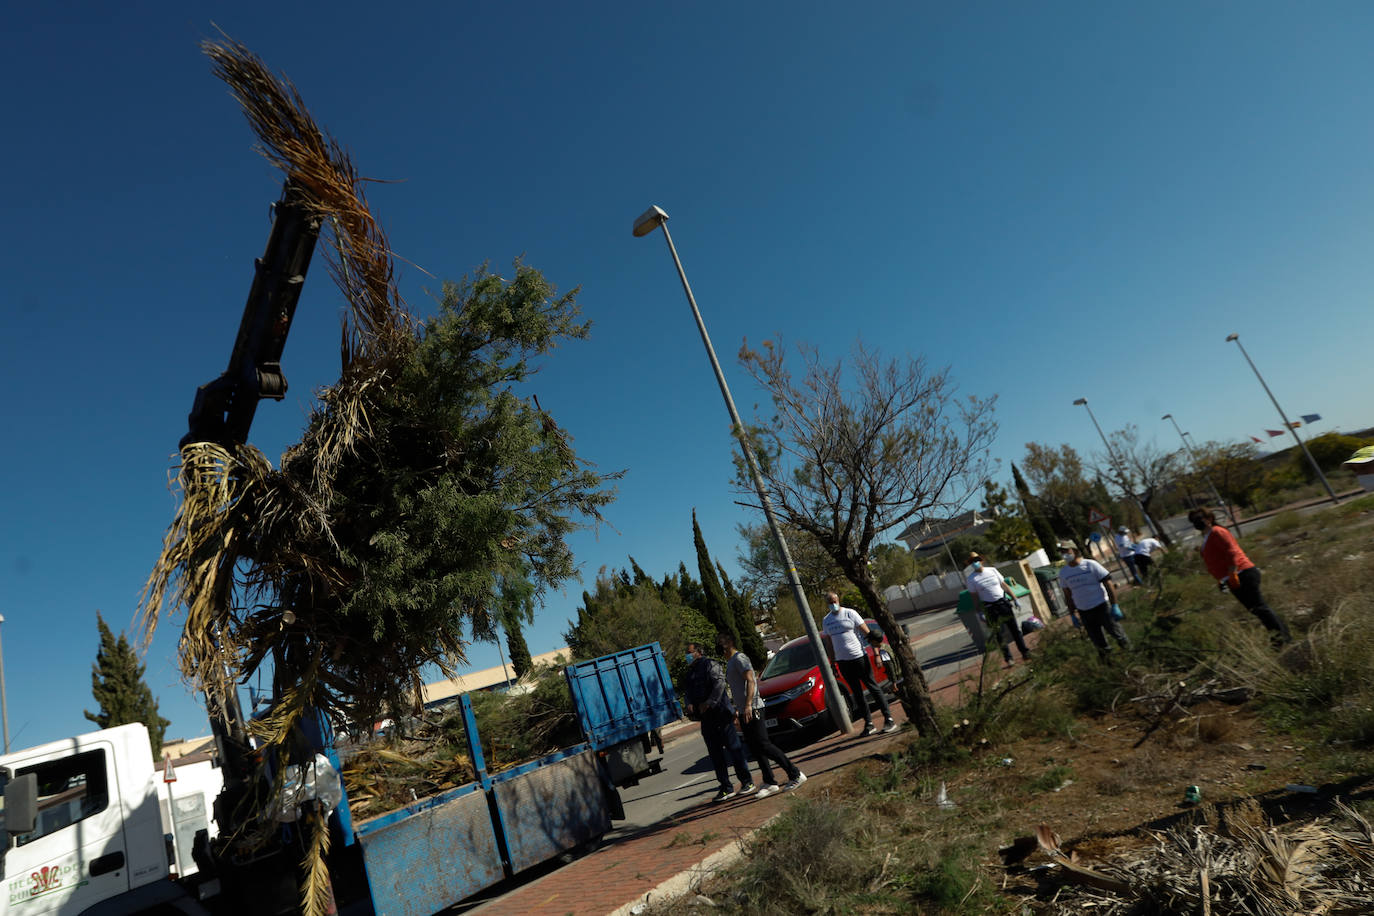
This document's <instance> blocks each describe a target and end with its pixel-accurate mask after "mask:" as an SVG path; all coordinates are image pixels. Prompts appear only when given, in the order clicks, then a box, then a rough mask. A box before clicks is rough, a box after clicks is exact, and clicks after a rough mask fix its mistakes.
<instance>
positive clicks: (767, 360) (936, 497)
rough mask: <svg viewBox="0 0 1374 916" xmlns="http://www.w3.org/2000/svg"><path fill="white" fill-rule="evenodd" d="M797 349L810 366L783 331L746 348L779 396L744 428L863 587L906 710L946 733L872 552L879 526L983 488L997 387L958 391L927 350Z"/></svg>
mask: <svg viewBox="0 0 1374 916" xmlns="http://www.w3.org/2000/svg"><path fill="white" fill-rule="evenodd" d="M798 352H799V353H800V356H801V359H802V362H803V365H804V371H803V373H802V375H801V378H800V379H794V378H793V376H792V373H791V371H790V370H789V368H788V367H787V365H786V363H785V361H784V353H783V347H782V346H781V344H780V343H774V342H773V341H765V342H764V344H763V346H762V349H761V350H753V349H750V347H749V346H748V344H747V343H746V344H745V345H744V346H743V347H741V349H740V354H739V356H740V362H741V363H742V364H743V365H744V367H745V368H746V369H747V370H748V371H749V373H750V375H752V376H753V377H754V379H755V381H757V382H758V383H759V384H760V385H761V386H763V388H764V389H765V390H766V391H767V392H768V394H769V397H770V398H771V400H772V405H773V415H772V417H771V418H770V419H769V421H768V422H767V423H763V424H756V425H754V426H752V427H750V428H749V429H748V430H747V431H745V433H746V434H747V435H749V436H750V441H751V442H752V443H754V444H755V445H756V446H757V450H758V458H759V465H760V470H761V472H762V475H763V479H764V486H765V487H766V489H767V491H768V494H769V498H770V499H771V501H772V502H773V504H774V508H775V510H776V511H777V512H778V514H779V515H780V516H781V517H782V519H783V520H784V521H785V522H786V523H787V524H789V525H791V526H793V527H795V528H799V529H801V530H802V531H805V532H807V533H808V534H809V535H811V536H812V537H813V538H814V539H815V541H816V543H817V544H819V545H820V546H821V547H822V548H823V549H824V550H825V551H826V553H828V554H829V555H830V557H831V558H832V559H833V560H834V561H835V564H836V565H837V566H839V567H840V569H841V570H842V571H843V572H844V575H845V577H846V578H848V579H849V581H850V582H852V583H854V586H855V587H856V588H857V589H858V590H859V592H860V594H862V595H863V598H864V601H865V602H866V603H867V605H868V609H869V611H870V612H871V613H872V614H873V616H874V617H875V618H876V619H877V620H878V622H879V623H880V624H881V625H882V627H883V629H884V630H885V631H886V632H887V633H888V635H889V638H890V639H891V642H892V647H893V651H894V653H895V654H896V658H897V666H898V671H899V673H900V675H901V678H902V683H901V684H900V685H899V686H898V689H897V693H898V697H899V699H900V700H901V702H902V706H903V707H904V708H905V710H906V713H907V717H908V718H909V719H910V720H911V721H912V722H914V723H915V724H916V726H917V727H918V728H920V729H921V730H922V731H923V732H925V733H926V734H931V735H934V734H937V733H938V726H937V722H936V719H935V707H934V705H933V704H932V703H931V699H930V691H929V689H928V687H927V685H926V681H925V677H924V676H923V675H922V673H921V668H920V666H919V665H918V664H917V663H916V657H915V655H914V653H913V652H912V651H911V646H910V644H909V643H908V642H907V640H906V638H905V636H904V635H903V631H902V629H901V627H899V626H898V625H897V621H896V620H895V619H894V618H893V617H892V614H891V613H890V612H889V611H888V608H887V602H886V601H885V600H884V599H883V595H882V593H881V592H880V591H879V590H878V585H877V582H876V580H875V579H874V577H873V573H872V571H871V569H870V567H869V559H870V557H871V552H872V550H873V546H874V542H875V540H876V539H877V538H878V536H879V535H881V534H883V533H884V532H886V531H889V530H891V529H892V528H894V527H896V526H899V525H902V524H903V523H905V522H907V521H908V520H909V519H911V518H913V517H915V516H918V515H922V514H929V513H930V512H932V511H939V512H946V511H950V510H953V509H956V508H957V507H959V506H961V505H962V504H963V503H964V501H965V500H967V499H968V497H969V496H970V495H971V494H973V493H975V492H977V491H978V490H980V489H981V488H982V486H983V482H984V481H985V480H987V478H988V472H989V468H990V464H989V459H988V448H989V446H990V445H991V443H992V439H993V436H994V434H995V433H996V429H997V426H996V423H995V422H994V420H993V418H992V412H993V405H994V402H995V400H996V399H995V398H989V399H986V400H984V399H979V398H977V397H968V398H961V397H958V396H957V394H956V387H955V384H954V382H953V381H952V380H951V379H950V375H949V370H948V369H947V368H946V369H940V370H938V371H932V370H930V369H929V368H928V367H927V365H926V363H925V360H924V359H915V360H911V359H891V360H885V359H883V358H881V357H880V356H879V355H878V354H877V353H876V352H873V351H870V350H868V349H866V348H864V347H863V346H862V345H858V346H856V348H855V350H854V354H853V357H852V359H851V360H850V362H849V365H848V366H846V364H845V362H844V361H843V360H837V361H835V362H834V363H833V364H825V363H823V362H822V361H821V356H820V353H819V351H818V350H816V349H815V348H814V347H808V346H801V347H799V348H798ZM846 369H847V370H848V371H846ZM739 471H740V473H739V475H738V481H739V484H740V488H741V490H742V491H749V492H752V489H751V488H749V487H748V477H747V473H746V472H745V470H744V468H743V466H742V464H741V465H740V467H739Z"/></svg>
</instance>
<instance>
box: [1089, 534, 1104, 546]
mask: <svg viewBox="0 0 1374 916" xmlns="http://www.w3.org/2000/svg"><path fill="white" fill-rule="evenodd" d="M1088 540H1090V541H1092V542H1093V543H1094V544H1096V543H1097V542H1098V541H1100V540H1102V532H1101V531H1094V532H1093V533H1092V534H1090V535H1088Z"/></svg>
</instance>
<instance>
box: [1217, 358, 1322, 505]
mask: <svg viewBox="0 0 1374 916" xmlns="http://www.w3.org/2000/svg"><path fill="white" fill-rule="evenodd" d="M1226 339H1227V340H1228V341H1234V342H1235V344H1236V346H1238V347H1240V355H1241V356H1244V357H1245V361H1246V362H1247V363H1249V364H1250V369H1251V370H1252V371H1253V372H1254V373H1255V378H1257V379H1259V383H1260V385H1261V386H1262V387H1263V388H1264V393H1265V394H1267V395H1269V400H1270V401H1271V402H1273V405H1274V409H1275V410H1277V411H1278V412H1279V419H1280V420H1282V421H1283V428H1284V429H1286V430H1288V434H1289V435H1291V436H1292V437H1293V441H1294V442H1296V443H1298V448H1300V449H1302V453H1303V454H1304V455H1306V456H1307V463H1308V464H1310V465H1312V470H1314V471H1316V472H1317V477H1319V478H1320V479H1321V482H1322V486H1323V487H1325V488H1326V495H1327V496H1330V497H1331V501H1332V502H1333V503H1336V502H1340V499H1338V498H1337V497H1336V491H1335V490H1333V489H1331V484H1329V483H1327V481H1326V475H1325V474H1323V473H1322V469H1321V468H1319V467H1318V466H1317V461H1316V459H1315V458H1313V457H1312V453H1311V452H1309V451H1308V450H1307V445H1306V444H1305V443H1304V442H1303V441H1302V437H1301V436H1299V435H1298V431H1297V430H1296V429H1294V428H1293V426H1292V424H1290V423H1289V422H1288V416H1287V414H1285V413H1284V412H1283V408H1282V407H1280V406H1279V401H1278V398H1276V397H1274V392H1272V391H1270V390H1269V385H1268V384H1267V383H1266V382H1265V381H1264V376H1262V375H1260V371H1259V369H1257V368H1256V367H1255V361H1254V360H1253V359H1251V358H1250V354H1249V353H1246V352H1245V345H1244V344H1243V343H1241V342H1240V335H1239V334H1227V335H1226Z"/></svg>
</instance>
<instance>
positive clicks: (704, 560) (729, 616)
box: [692, 509, 753, 654]
mask: <svg viewBox="0 0 1374 916" xmlns="http://www.w3.org/2000/svg"><path fill="white" fill-rule="evenodd" d="M692 540H693V542H695V544H696V547H697V572H698V573H699V574H700V575H701V587H702V589H703V590H704V591H705V592H706V600H705V601H704V602H703V603H702V606H701V607H700V608H698V610H700V611H701V613H702V614H704V615H705V617H706V619H707V620H709V621H711V623H712V624H714V625H715V628H716V629H717V630H718V631H720V632H721V633H728V634H729V635H730V637H731V638H732V639H733V640H734V641H735V645H737V646H739V647H740V648H741V649H743V648H744V644H743V642H742V641H741V639H740V636H741V635H742V634H741V633H740V628H739V624H738V622H737V621H736V620H735V612H734V609H733V608H731V607H730V599H729V598H726V597H725V589H724V588H722V587H721V584H720V579H719V578H717V577H716V568H715V565H714V564H713V563H712V562H711V554H710V552H709V551H708V550H707V549H706V539H705V538H703V537H702V536H701V526H700V525H698V524H697V512H696V510H695V509H693V510H692ZM750 629H753V628H752V627H750ZM746 654H747V653H746Z"/></svg>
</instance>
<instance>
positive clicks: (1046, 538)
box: [1011, 464, 1059, 563]
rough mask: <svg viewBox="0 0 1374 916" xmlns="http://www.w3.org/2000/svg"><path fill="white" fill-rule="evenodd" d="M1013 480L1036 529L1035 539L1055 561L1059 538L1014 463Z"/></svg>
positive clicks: (1057, 554)
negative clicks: (1040, 510)
mask: <svg viewBox="0 0 1374 916" xmlns="http://www.w3.org/2000/svg"><path fill="white" fill-rule="evenodd" d="M1011 478H1012V482H1013V483H1015V484H1016V493H1017V495H1019V496H1020V497H1021V505H1022V506H1024V507H1025V509H1026V516H1027V517H1028V518H1029V519H1030V522H1031V527H1032V528H1033V529H1035V539H1036V540H1037V541H1039V542H1040V546H1041V547H1043V548H1044V550H1045V555H1046V556H1047V557H1049V558H1050V562H1051V563H1053V562H1054V561H1055V560H1057V559H1058V558H1059V539H1058V538H1057V537H1055V536H1054V529H1053V528H1052V527H1050V523H1049V521H1048V520H1047V519H1046V518H1045V516H1044V513H1042V512H1038V511H1036V510H1037V508H1038V506H1036V503H1035V497H1034V496H1032V495H1031V491H1030V487H1028V486H1027V485H1026V478H1024V477H1022V476H1021V470H1020V469H1019V468H1018V467H1017V466H1016V465H1015V464H1013V465H1012V466H1011Z"/></svg>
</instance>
